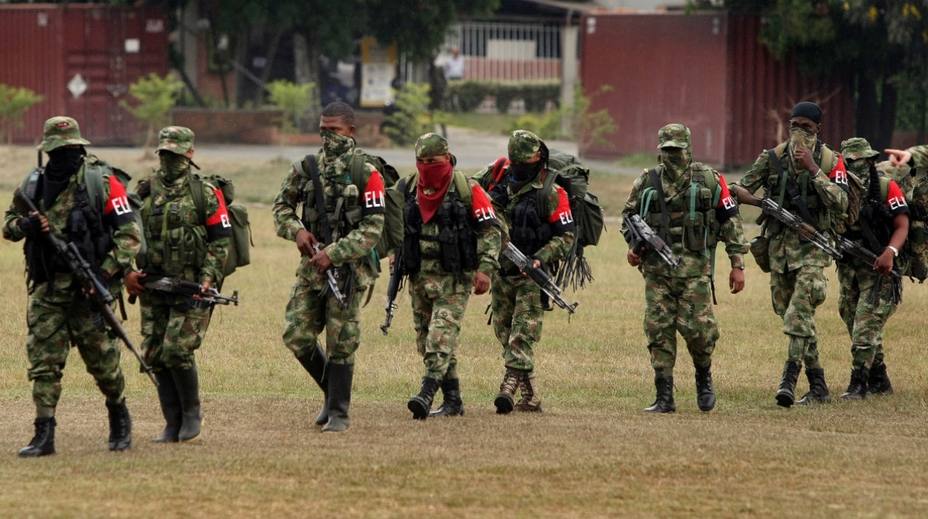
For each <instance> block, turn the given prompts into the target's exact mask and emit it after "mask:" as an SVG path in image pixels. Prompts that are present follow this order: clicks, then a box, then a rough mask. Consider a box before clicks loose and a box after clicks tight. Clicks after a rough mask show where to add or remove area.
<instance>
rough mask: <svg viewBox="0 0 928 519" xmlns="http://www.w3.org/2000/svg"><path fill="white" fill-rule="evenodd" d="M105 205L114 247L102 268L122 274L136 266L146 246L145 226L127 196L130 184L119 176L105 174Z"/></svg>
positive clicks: (116, 274)
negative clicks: (126, 184)
mask: <svg viewBox="0 0 928 519" xmlns="http://www.w3.org/2000/svg"><path fill="white" fill-rule="evenodd" d="M103 196H104V198H106V204H105V205H104V207H103V218H104V220H107V219H109V221H111V222H112V223H113V229H114V231H113V248H112V249H111V250H110V252H109V253H108V254H107V255H106V258H104V259H103V263H101V264H100V270H101V271H102V272H103V273H104V274H106V275H107V276H109V277H110V278H112V277H114V276H119V275H121V273H123V272H128V271H130V270H132V261H133V260H134V259H135V256H136V255H138V253H139V251H140V250H142V229H141V228H139V225H138V223H136V221H135V218H133V217H132V207H131V206H130V205H129V200H128V198H127V196H126V188H125V186H123V185H122V183H121V182H120V181H119V179H117V178H116V176H114V175H112V176H109V177H104V182H103Z"/></svg>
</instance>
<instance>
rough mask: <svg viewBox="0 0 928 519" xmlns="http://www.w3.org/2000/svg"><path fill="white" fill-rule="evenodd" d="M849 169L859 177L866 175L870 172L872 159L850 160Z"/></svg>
mask: <svg viewBox="0 0 928 519" xmlns="http://www.w3.org/2000/svg"><path fill="white" fill-rule="evenodd" d="M847 170H848V171H850V172H851V173H853V174H855V175H857V177H858V178H863V177H866V176H868V175H869V174H870V161H868V160H864V159H858V160H851V161H848V162H847Z"/></svg>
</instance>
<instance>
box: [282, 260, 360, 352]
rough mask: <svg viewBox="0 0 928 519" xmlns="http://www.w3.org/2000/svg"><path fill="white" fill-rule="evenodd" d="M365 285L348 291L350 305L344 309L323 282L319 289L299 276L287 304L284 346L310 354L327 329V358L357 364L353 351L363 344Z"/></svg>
mask: <svg viewBox="0 0 928 519" xmlns="http://www.w3.org/2000/svg"><path fill="white" fill-rule="evenodd" d="M365 288H366V287H358V288H357V289H356V290H355V293H354V294H346V296H348V306H347V307H346V308H342V306H341V305H339V304H338V301H337V300H336V299H335V296H333V295H332V294H331V292H329V290H328V289H327V288H325V286H324V285H323V287H322V288H317V285H316V284H315V283H312V282H310V281H309V280H307V279H306V278H304V277H302V276H299V277H297V282H296V284H294V285H293V289H292V291H291V292H290V302H289V303H287V311H286V316H285V319H286V321H287V327H286V329H285V330H284V335H283V339H284V345H286V346H287V348H288V349H289V350H290V351H292V352H293V354H294V355H296V356H298V357H300V356H304V355H311V354H312V353H313V352H314V351H315V350H316V346H318V345H319V339H318V336H319V334H320V333H322V331H323V330H325V352H326V358H327V359H328V361H329V362H331V363H333V364H354V352H355V351H357V349H358V346H359V345H360V344H361V326H360V323H359V317H360V309H361V303H360V301H361V297H362V296H363V295H364V290H365Z"/></svg>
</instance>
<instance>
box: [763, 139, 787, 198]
mask: <svg viewBox="0 0 928 519" xmlns="http://www.w3.org/2000/svg"><path fill="white" fill-rule="evenodd" d="M767 162H768V163H769V164H770V165H772V166H773V171H774V172H775V173H776V174H777V178H778V179H779V183H780V193H779V194H778V195H777V196H778V199H777V204H779V205H780V207H783V195H784V194H785V193H786V175H785V174H784V173H783V163H782V162H780V157H777V152H776V149H772V150H767Z"/></svg>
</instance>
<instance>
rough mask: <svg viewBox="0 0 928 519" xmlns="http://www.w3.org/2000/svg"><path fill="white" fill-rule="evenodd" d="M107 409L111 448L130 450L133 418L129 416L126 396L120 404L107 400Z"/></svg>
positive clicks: (114, 449) (113, 449) (112, 449)
mask: <svg viewBox="0 0 928 519" xmlns="http://www.w3.org/2000/svg"><path fill="white" fill-rule="evenodd" d="M106 411H107V413H108V414H109V418H110V439H109V448H110V450H111V451H124V450H128V449H129V447H131V446H132V418H130V417H129V408H128V407H126V399H125V398H124V399H123V400H122V402H119V403H118V404H111V403H109V402H107V403H106Z"/></svg>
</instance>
